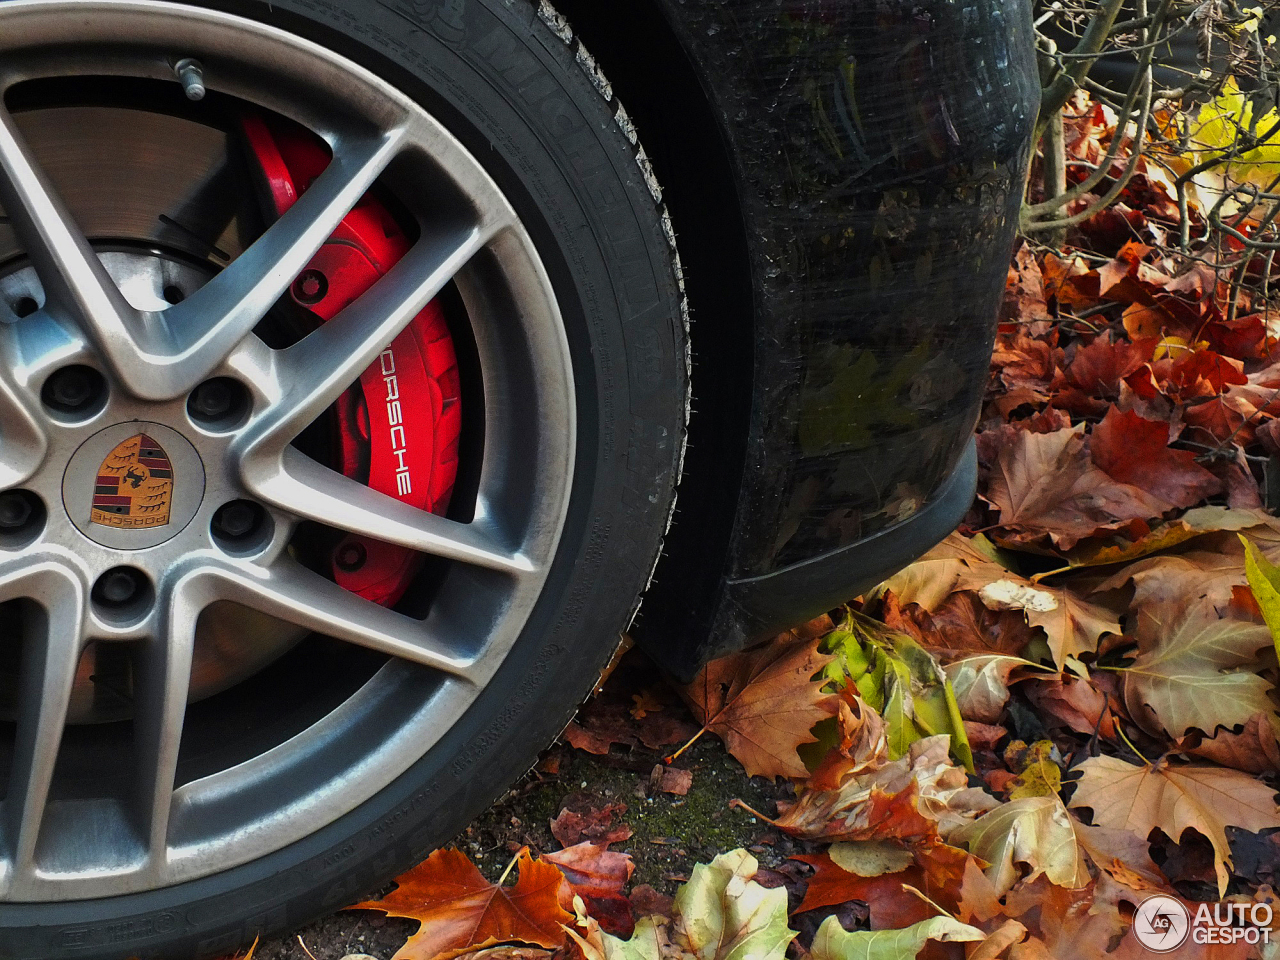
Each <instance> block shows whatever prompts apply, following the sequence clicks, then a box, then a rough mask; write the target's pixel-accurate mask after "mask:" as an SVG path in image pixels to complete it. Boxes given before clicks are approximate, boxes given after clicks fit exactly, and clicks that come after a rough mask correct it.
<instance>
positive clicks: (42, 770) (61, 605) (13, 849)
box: [4, 565, 84, 876]
mask: <svg viewBox="0 0 1280 960" xmlns="http://www.w3.org/2000/svg"><path fill="white" fill-rule="evenodd" d="M6 586H7V587H8V590H5V591H4V592H5V595H6V596H7V595H8V593H9V590H12V589H14V587H16V586H20V587H21V588H22V593H24V594H26V595H28V596H32V597H35V598H38V601H39V603H40V604H41V606H42V607H43V608H44V611H45V615H44V622H43V629H42V630H39V631H38V633H39V634H40V635H39V636H28V637H27V638H26V644H25V646H24V650H23V662H22V667H21V673H20V680H19V701H18V703H19V712H18V717H17V721H18V722H17V736H16V742H15V750H14V760H13V768H12V771H11V772H10V775H9V789H8V793H7V795H6V798H5V802H4V810H5V817H4V821H5V823H4V828H5V835H6V837H7V838H8V843H7V845H6V846H7V848H8V853H9V855H10V857H11V858H12V863H13V868H14V873H15V874H16V875H18V876H23V875H27V874H29V873H30V872H31V869H32V864H33V861H34V856H35V849H36V840H37V838H38V836H39V833H40V823H41V821H42V819H43V816H44V809H45V804H46V802H47V800H48V796H49V785H50V783H51V782H52V780H53V769H54V765H55V764H56V763H57V759H58V748H59V746H60V745H61V742H62V732H63V729H64V728H65V726H66V719H67V708H68V706H69V704H70V701H71V690H72V687H73V685H74V683H75V676H76V668H77V666H78V665H79V662H80V654H81V652H82V650H83V644H82V641H81V633H82V627H83V620H84V591H83V590H82V588H81V586H80V584H79V582H78V581H77V580H76V579H75V578H74V576H73V575H70V574H69V572H67V571H63V570H60V569H57V568H55V567H50V566H43V565H42V566H37V567H35V568H34V569H31V568H29V569H28V572H27V573H26V574H25V575H24V576H23V577H22V578H21V580H20V581H18V582H17V583H10V584H6Z"/></svg>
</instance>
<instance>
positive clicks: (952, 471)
mask: <svg viewBox="0 0 1280 960" xmlns="http://www.w3.org/2000/svg"><path fill="white" fill-rule="evenodd" d="M560 8H561V10H562V12H563V13H564V14H565V15H566V16H567V17H568V19H569V21H570V22H571V23H573V24H574V26H575V28H576V29H577V30H578V31H580V33H581V35H582V37H583V39H584V41H585V43H586V44H587V46H588V48H589V49H590V50H591V51H592V52H593V53H594V54H595V55H597V56H598V57H599V58H600V61H601V62H602V63H604V64H606V65H607V66H608V71H609V76H610V78H611V80H612V82H613V83H614V85H615V88H616V89H617V91H618V94H619V98H620V99H621V101H622V102H623V103H624V104H625V105H626V106H627V109H628V111H630V113H631V115H632V117H633V118H634V119H635V121H636V123H637V126H638V127H639V129H640V130H641V131H643V133H644V138H645V143H646V149H648V151H649V155H650V157H651V158H652V161H653V166H654V171H655V173H656V175H657V177H658V180H659V182H660V183H662V184H663V185H664V188H665V190H666V202H667V204H668V207H669V209H670V211H671V217H672V221H673V224H674V225H675V229H676V232H677V236H678V238H679V241H680V244H681V251H682V255H683V257H684V260H685V263H686V267H687V269H686V280H687V283H688V288H689V296H690V301H691V304H692V309H693V324H692V341H693V350H694V383H695V387H694V391H695V400H696V402H695V404H694V416H693V419H692V422H691V425H690V434H689V451H688V456H687V460H686V469H685V475H684V479H683V480H682V483H681V492H680V498H679V504H678V507H677V512H676V517H675V522H674V524H673V527H672V531H671V534H670V536H669V538H668V552H667V554H666V555H665V556H664V557H663V559H662V560H661V561H660V562H659V565H658V568H657V572H656V577H655V580H654V583H653V585H652V587H651V588H650V591H649V594H648V596H647V597H646V599H645V603H644V606H643V607H642V610H641V618H640V621H639V623H638V626H637V630H636V634H637V637H638V639H639V642H640V643H641V644H642V645H644V646H645V647H646V648H647V649H649V650H650V651H651V652H652V653H654V654H655V655H656V656H657V657H658V659H659V660H660V661H661V662H662V663H664V664H665V665H667V666H668V667H670V668H671V669H673V670H675V671H676V672H678V673H680V674H682V675H684V676H688V675H690V674H691V673H692V672H693V671H694V670H696V669H697V667H698V666H699V665H700V664H701V663H702V662H704V661H705V660H706V659H708V658H710V657H713V656H716V655H719V654H721V653H724V652H727V651H729V650H732V649H736V648H738V647H741V646H742V645H744V644H746V643H749V642H751V641H754V640H758V639H761V638H763V637H764V636H767V635H769V634H770V633H771V632H776V631H778V630H781V629H785V628H786V627H788V626H791V625H793V624H795V623H797V622H800V621H802V620H804V619H806V618H807V617H809V616H812V615H815V614H817V613H819V612H821V611H823V610H825V609H829V608H831V607H834V606H837V605H839V604H840V603H842V602H844V601H846V600H849V599H851V598H853V597H854V596H856V595H857V594H859V593H860V592H861V591H862V590H864V589H866V588H868V587H870V586H872V585H874V584H876V583H878V582H879V581H880V580H882V579H885V578H886V577H887V576H889V575H890V574H891V573H893V572H894V571H895V570H897V569H898V568H900V567H901V566H904V565H905V564H906V563H908V562H910V560H912V559H914V558H915V557H916V556H918V555H919V554H920V553H922V552H924V551H925V550H927V549H928V548H929V547H930V546H932V544H933V543H935V542H936V541H937V540H939V539H941V538H942V537H943V536H945V535H946V534H947V533H948V532H950V530H951V529H952V528H953V527H954V526H955V525H956V524H957V523H958V522H959V520H960V518H961V517H962V516H963V515H964V513H965V511H966V510H967V509H968V506H969V503H970V502H971V500H972V497H973V488H974V484H975V480H976V466H975V459H974V453H973V449H972V443H971V433H972V430H973V426H974V424H975V422H976V420H977V416H978V408H979V404H980V399H981V396H982V391H983V384H984V382H985V376H986V370H987V366H988V362H989V358H990V354H991V346H992V342H993V339H994V335H995V325H994V318H995V314H996V311H997V308H998V304H999V300H1000V296H1001V293H1002V291H1003V289H1004V283H1005V272H1006V265H1007V261H1008V255H1009V250H1010V247H1011V244H1012V242H1013V236H1014V233H1015V231H1016V226H1017V211H1018V205H1019V203H1020V200H1021V196H1022V189H1023V184H1024V180H1025V177H1026V169H1027V164H1028V162H1029V158H1030V135H1031V129H1032V126H1033V124H1034V122H1035V116H1036V110H1037V107H1038V105H1039V81H1038V77H1037V74H1036V71H1035V63H1034V58H1033V54H1032V36H1031V14H1030V6H1029V4H1027V3H1024V2H1016V3H987V2H981V0H970V2H962V3H942V2H938V3H906V2H902V3H899V2H891V0H875V2H871V0H868V2H840V0H812V2H803V0H725V2H708V3H701V2H678V0H638V2H630V3H626V4H620V5H618V6H613V5H610V6H608V7H605V6H603V5H600V4H595V3H590V2H580V0H568V2H565V3H561V4H560ZM725 423H741V424H744V425H745V427H746V429H738V430H725V429H724V426H723V425H724V424H725ZM712 571H718V573H719V575H718V576H712V575H711V572H712Z"/></svg>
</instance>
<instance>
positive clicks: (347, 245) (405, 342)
mask: <svg viewBox="0 0 1280 960" xmlns="http://www.w3.org/2000/svg"><path fill="white" fill-rule="evenodd" d="M242 126H243V130H244V134H245V136H246V138H247V139H248V142H249V148H250V151H251V153H252V155H253V157H254V158H255V160H256V161H257V163H258V166H259V167H260V169H261V172H262V174H263V176H264V178H265V181H266V186H267V189H268V191H269V196H270V202H271V205H272V207H273V210H272V213H273V214H274V215H275V216H280V215H281V214H283V213H284V212H285V211H286V210H288V209H289V208H290V207H291V206H293V204H294V202H295V201H296V200H297V199H298V195H299V194H301V193H303V192H304V191H305V190H306V189H307V187H309V186H310V185H311V183H312V182H313V181H314V180H315V179H316V177H318V176H319V175H320V174H321V172H322V171H323V170H324V168H325V167H327V166H328V165H329V159H330V155H329V151H328V150H327V149H326V148H325V146H324V144H323V143H322V142H321V141H320V140H319V139H318V138H317V137H315V136H314V135H313V134H311V133H310V132H309V131H307V130H305V129H303V128H300V127H295V126H292V125H288V124H285V123H281V122H276V121H273V120H266V119H263V118H261V117H258V116H253V115H249V116H245V117H244V118H243V120H242ZM408 250H409V240H408V238H407V237H406V236H405V235H404V232H403V231H402V230H401V229H400V227H399V225H398V224H397V223H396V222H395V220H394V219H393V218H392V217H391V215H390V213H389V212H388V211H387V210H386V208H385V207H383V205H382V204H381V203H379V202H378V200H377V199H376V198H374V196H373V195H372V194H365V196H364V197H363V198H362V199H361V200H360V202H359V203H357V204H356V206H355V208H354V209H353V210H352V211H351V212H350V213H349V214H347V216H346V217H345V218H344V219H343V221H342V223H341V224H339V226H338V229H337V230H335V231H334V232H333V236H331V237H330V238H329V239H328V240H327V241H325V244H324V246H322V247H321V248H320V250H319V252H317V253H316V255H315V257H314V258H313V259H312V260H311V262H310V263H309V264H308V265H307V268H306V269H305V270H304V271H303V272H302V273H301V274H299V275H298V277H297V279H296V280H295V281H294V283H293V287H292V289H291V295H292V296H293V299H294V300H295V301H296V302H297V303H298V304H300V305H301V306H302V307H304V308H305V309H307V310H309V311H310V312H311V313H312V314H314V315H315V316H316V317H317V318H318V320H319V322H321V323H323V322H325V321H327V320H330V319H332V318H333V316H334V315H335V314H337V313H338V311H339V310H341V309H342V308H344V307H346V306H347V305H348V304H350V303H352V302H353V301H354V300H355V299H356V298H357V297H359V296H360V295H361V294H363V293H364V292H365V291H366V290H368V289H369V288H370V287H371V286H373V284H374V283H375V281H377V280H378V278H379V277H381V276H382V275H383V274H385V273H386V272H387V271H388V270H390V269H391V267H392V266H394V265H395V263H396V262H397V261H399V260H400V258H401V257H403V256H404V255H405V254H406V253H407V252H408ZM459 397H460V385H459V380H458V363H457V358H456V356H455V354H454V350H453V339H452V338H451V337H450V335H449V328H448V326H447V325H446V323H445V318H444V311H443V310H442V309H441V307H440V304H439V302H438V301H435V300H433V301H432V302H431V303H429V304H427V306H426V308H425V309H424V310H423V311H422V312H421V313H420V314H418V316H417V317H415V318H414V320H413V321H412V322H411V323H410V324H409V325H408V326H407V327H406V328H405V329H404V331H403V332H402V333H401V334H400V335H399V336H398V337H396V339H395V340H394V341H392V343H391V345H390V346H389V347H388V348H387V349H386V350H384V351H383V353H382V356H381V357H379V359H378V361H377V362H376V363H374V364H373V365H372V366H371V367H369V369H368V370H366V371H365V372H364V373H363V374H362V375H361V377H360V386H359V388H356V387H354V386H353V387H352V388H351V389H349V390H347V391H346V392H345V393H344V394H343V395H342V397H341V398H340V399H339V400H338V403H337V404H336V409H337V416H336V421H337V449H338V451H339V456H340V458H341V464H340V466H341V469H342V472H343V473H344V474H346V475H347V476H348V477H352V478H355V479H358V480H365V478H366V477H367V483H368V485H369V486H370V487H372V488H373V489H374V490H379V491H381V492H382V493H386V494H389V495H391V496H393V497H396V498H397V499H399V500H402V501H404V502H405V503H408V504H412V505H413V506H415V507H418V508H419V509H422V510H429V511H431V512H432V513H444V511H445V508H446V507H447V506H448V505H449V495H450V493H452V491H453V483H454V480H455V479H456V477H457V474H458V435H459V433H460V431H461V428H462V410H461V405H460V403H459ZM421 559H422V558H421V556H420V555H419V554H416V553H414V552H413V551H412V550H407V549H405V548H403V547H399V546H395V545H392V544H387V543H382V542H380V541H377V540H371V539H368V538H366V537H361V536H356V535H348V536H347V537H345V538H344V539H343V540H342V541H341V542H340V543H339V544H338V546H337V548H336V549H335V550H334V552H333V556H332V558H331V563H332V567H333V575H334V578H335V579H336V580H337V582H338V583H339V584H340V585H341V586H343V587H345V588H346V589H347V590H351V591H353V592H354V593H358V594H360V595H361V596H363V597H366V598H367V599H369V600H373V601H375V602H377V603H381V604H387V605H390V604H393V603H395V602H396V601H397V600H399V599H400V597H401V596H402V595H403V594H404V592H405V590H406V589H407V588H408V586H409V582H410V580H412V578H413V576H414V574H415V573H416V572H417V570H418V567H419V565H420V562H421Z"/></svg>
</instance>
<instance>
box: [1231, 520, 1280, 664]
mask: <svg viewBox="0 0 1280 960" xmlns="http://www.w3.org/2000/svg"><path fill="white" fill-rule="evenodd" d="M1237 536H1239V537H1240V542H1241V543H1243V544H1244V572H1245V575H1246V576H1247V577H1248V578H1249V589H1250V590H1252V591H1253V599H1255V600H1257V601H1258V607H1259V608H1260V609H1261V610H1262V619H1263V620H1265V621H1266V622H1267V629H1268V630H1270V631H1271V641H1272V643H1274V644H1275V646H1276V656H1277V657H1280V567H1277V566H1276V565H1275V564H1273V563H1272V562H1271V561H1270V560H1268V559H1267V558H1266V557H1264V556H1263V555H1262V553H1261V552H1260V551H1259V550H1258V548H1257V547H1255V546H1254V545H1253V544H1252V543H1251V542H1250V541H1249V540H1248V539H1246V538H1245V537H1244V536H1243V535H1240V534H1237Z"/></svg>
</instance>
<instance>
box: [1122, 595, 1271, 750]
mask: <svg viewBox="0 0 1280 960" xmlns="http://www.w3.org/2000/svg"><path fill="white" fill-rule="evenodd" d="M1134 636H1135V638H1136V639H1137V641H1138V656H1137V659H1136V660H1134V662H1133V664H1132V665H1131V666H1130V667H1128V668H1127V669H1126V670H1125V671H1124V693H1125V703H1126V704H1127V705H1128V707H1129V712H1130V713H1131V714H1132V715H1133V717H1134V719H1135V720H1137V721H1138V722H1139V723H1141V724H1142V726H1144V727H1145V728H1147V729H1148V730H1151V731H1153V732H1155V731H1159V730H1161V729H1163V730H1165V731H1167V732H1168V733H1171V734H1173V735H1174V736H1175V737H1179V736H1182V734H1183V733H1184V732H1186V731H1187V730H1188V729H1190V728H1192V727H1195V728H1197V729H1199V730H1203V731H1205V732H1206V733H1212V732H1213V731H1214V730H1215V729H1216V728H1217V727H1218V726H1220V725H1221V726H1226V727H1232V726H1234V725H1236V724H1242V723H1246V722H1247V721H1248V720H1249V718H1250V717H1251V716H1252V715H1253V714H1255V713H1257V712H1259V711H1264V712H1269V711H1271V704H1270V701H1269V699H1268V697H1267V692H1268V691H1269V690H1270V688H1271V685H1270V684H1269V683H1267V681H1265V680H1264V679H1263V678H1262V677H1260V676H1258V675H1257V674H1256V673H1253V672H1252V671H1250V670H1241V669H1238V668H1240V667H1245V666H1249V665H1252V664H1253V663H1254V661H1255V656H1256V654H1257V652H1258V650H1260V649H1262V648H1263V647H1267V646H1269V645H1270V643H1271V634H1270V633H1269V632H1268V630H1267V628H1266V627H1264V626H1262V625H1260V624H1256V623H1248V622H1245V621H1242V620H1235V619H1230V618H1220V617H1219V616H1218V614H1217V611H1216V610H1215V608H1214V607H1213V605H1212V604H1211V603H1209V602H1206V601H1203V600H1201V601H1198V602H1194V603H1187V602H1185V601H1183V602H1165V603H1158V604H1150V605H1146V606H1142V607H1140V608H1139V609H1138V616H1137V627H1136V630H1135V631H1134Z"/></svg>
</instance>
